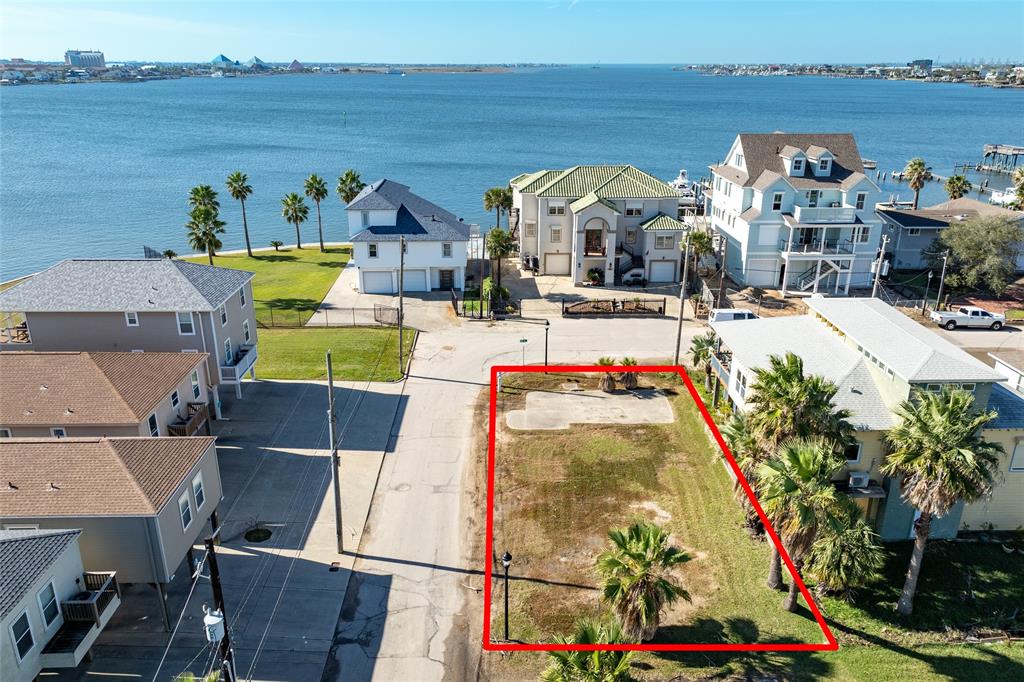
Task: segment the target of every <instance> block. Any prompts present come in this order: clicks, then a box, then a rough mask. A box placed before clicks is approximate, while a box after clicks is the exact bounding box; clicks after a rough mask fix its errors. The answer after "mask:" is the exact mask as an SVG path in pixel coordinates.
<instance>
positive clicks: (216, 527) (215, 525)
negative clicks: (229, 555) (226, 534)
mask: <svg viewBox="0 0 1024 682" xmlns="http://www.w3.org/2000/svg"><path fill="white" fill-rule="evenodd" d="M210 528H212V529H213V532H212V533H211V535H213V540H214V542H216V543H217V544H218V545H219V544H220V533H219V532H218V531H220V519H219V518H217V510H216V509H214V510H213V511H212V512H210Z"/></svg>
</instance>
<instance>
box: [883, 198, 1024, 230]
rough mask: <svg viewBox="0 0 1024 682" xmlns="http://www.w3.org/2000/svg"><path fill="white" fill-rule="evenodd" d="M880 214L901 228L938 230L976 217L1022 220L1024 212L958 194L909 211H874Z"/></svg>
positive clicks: (888, 209)
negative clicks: (956, 196)
mask: <svg viewBox="0 0 1024 682" xmlns="http://www.w3.org/2000/svg"><path fill="white" fill-rule="evenodd" d="M876 213H878V214H879V215H880V216H881V217H883V218H887V219H889V220H890V221H892V222H894V223H896V224H897V225H899V226H900V227H925V228H932V229H937V230H941V229H943V228H946V227H949V226H950V225H951V224H953V223H954V222H958V221H959V222H962V221H965V220H973V219H975V218H987V217H995V218H1006V219H1007V220H1013V221H1018V222H1019V221H1021V220H1024V212H1021V211H1011V210H1009V209H1007V208H1003V207H1001V206H993V205H992V204H986V203H984V202H981V201H978V200H977V199H972V198H970V197H960V198H959V199H952V200H950V201H944V202H943V203H941V204H935V205H934V206H925V207H924V208H921V209H917V210H912V209H903V208H880V209H878V210H877V211H876Z"/></svg>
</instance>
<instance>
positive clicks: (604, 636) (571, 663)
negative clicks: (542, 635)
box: [540, 619, 634, 682]
mask: <svg viewBox="0 0 1024 682" xmlns="http://www.w3.org/2000/svg"><path fill="white" fill-rule="evenodd" d="M555 643H556V644H572V645H576V646H587V645H593V644H627V643H628V642H627V641H626V638H625V636H624V635H623V633H622V626H621V625H619V623H618V621H616V620H614V619H612V620H609V621H607V622H603V623H600V622H595V621H593V620H581V621H580V622H578V623H577V624H576V629H575V631H574V632H573V633H572V634H571V635H570V636H568V637H556V638H555ZM632 658H633V652H632V651H549V652H548V661H549V663H548V667H547V668H546V669H545V670H544V672H543V673H541V676H540V679H541V682H632V680H633V679H634V678H633V676H632V674H631V673H630V669H629V664H630V661H631V660H632Z"/></svg>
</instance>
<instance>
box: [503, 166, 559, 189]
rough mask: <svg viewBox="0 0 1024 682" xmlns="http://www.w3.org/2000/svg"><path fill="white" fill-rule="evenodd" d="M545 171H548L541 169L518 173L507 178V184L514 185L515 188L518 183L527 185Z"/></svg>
mask: <svg viewBox="0 0 1024 682" xmlns="http://www.w3.org/2000/svg"><path fill="white" fill-rule="evenodd" d="M547 172H549V171H543V170H542V171H534V172H533V173H520V174H519V175H517V176H515V177H514V178H512V179H511V180H509V181H508V184H510V185H511V186H512V187H515V188H517V189H519V186H520V185H523V186H525V185H529V184H530V183H531V182H533V181H534V180H536V179H538V178H539V177H540V176H542V175H544V174H545V173H547Z"/></svg>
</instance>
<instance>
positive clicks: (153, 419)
mask: <svg viewBox="0 0 1024 682" xmlns="http://www.w3.org/2000/svg"><path fill="white" fill-rule="evenodd" d="M146 426H147V427H148V428H149V435H151V436H153V437H154V438H159V437H160V419H159V418H158V417H157V416H156V412H154V413H153V414H151V415H149V417H147V418H146Z"/></svg>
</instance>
